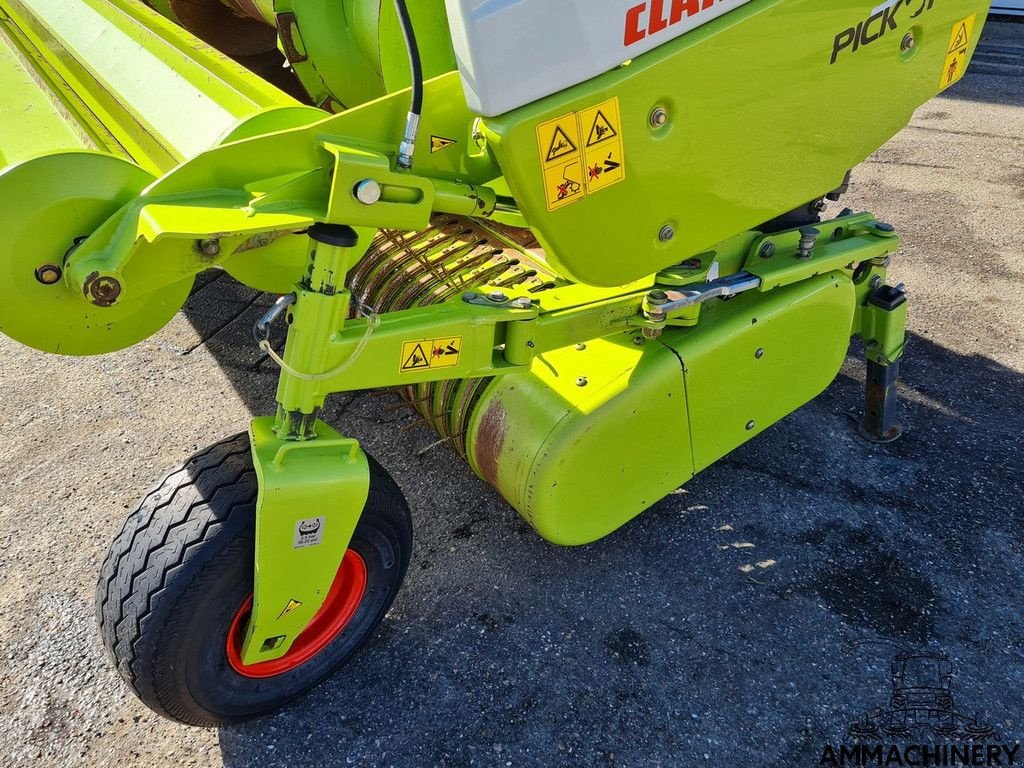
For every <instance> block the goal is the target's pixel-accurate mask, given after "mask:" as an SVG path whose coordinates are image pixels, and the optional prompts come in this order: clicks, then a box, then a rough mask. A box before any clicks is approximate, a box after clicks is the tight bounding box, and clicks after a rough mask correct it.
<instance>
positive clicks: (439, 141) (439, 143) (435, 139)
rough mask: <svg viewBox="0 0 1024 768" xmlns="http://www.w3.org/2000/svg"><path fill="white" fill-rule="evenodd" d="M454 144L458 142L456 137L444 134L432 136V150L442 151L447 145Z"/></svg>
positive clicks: (432, 151)
mask: <svg viewBox="0 0 1024 768" xmlns="http://www.w3.org/2000/svg"><path fill="white" fill-rule="evenodd" d="M452 144H458V142H457V141H455V139H446V138H445V137H444V136H431V137H430V152H431V154H433V153H434V152H440V151H441V150H442V149H444V148H445V147H450V146H451V145H452Z"/></svg>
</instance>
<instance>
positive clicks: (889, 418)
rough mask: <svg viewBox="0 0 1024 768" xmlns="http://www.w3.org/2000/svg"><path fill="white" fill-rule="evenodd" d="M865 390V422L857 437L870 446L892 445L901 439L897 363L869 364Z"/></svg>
mask: <svg viewBox="0 0 1024 768" xmlns="http://www.w3.org/2000/svg"><path fill="white" fill-rule="evenodd" d="M867 363H868V372H867V385H866V387H865V402H864V420H863V421H861V423H860V434H861V436H862V437H864V438H865V439H866V440H870V441H871V442H873V443H891V442H894V441H896V440H898V439H899V438H900V436H901V435H902V434H903V429H902V427H900V426H899V425H898V424H897V423H896V416H897V411H898V408H899V400H898V398H897V396H896V381H897V380H898V379H899V376H900V364H899V361H896V362H894V363H890V364H889V365H882V364H881V363H876V362H874V361H873V360H868V361H867Z"/></svg>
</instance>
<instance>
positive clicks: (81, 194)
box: [0, 151, 192, 355]
mask: <svg viewBox="0 0 1024 768" xmlns="http://www.w3.org/2000/svg"><path fill="white" fill-rule="evenodd" d="M152 181H153V177H152V175H150V174H149V173H148V172H147V171H144V170H143V169H141V168H139V167H138V166H136V165H133V164H132V163H130V162H128V161H126V160H122V159H121V158H118V157H114V156H113V155H106V154H103V153H99V152H82V151H79V152H65V153H60V154H53V155H45V156H43V157H37V158H35V159H32V160H28V161H26V162H24V163H20V164H18V165H14V166H11V167H9V168H7V169H5V170H4V171H2V172H0V332H2V333H3V334H4V335H6V336H10V337H11V338H12V339H14V340H15V341H18V342H20V343H22V344H25V345H27V346H30V347H34V348H35V349H39V350H42V351H44V352H54V353H57V354H62V355H99V354H103V353H106V352H113V351H115V350H118V349H123V348H125V347H129V346H131V345H132V344H135V343H137V342H139V341H142V340H143V339H145V338H147V337H149V336H150V335H152V334H153V333H155V332H156V331H158V330H159V329H160V328H162V327H163V326H164V325H166V324H167V323H168V322H169V321H170V319H171V318H172V317H174V314H175V313H176V312H177V311H178V310H179V309H180V308H181V307H182V305H183V304H184V303H185V299H187V298H188V294H189V291H190V290H191V286H192V279H191V278H189V279H187V280H183V281H180V282H178V283H176V284H174V285H171V286H168V287H166V288H161V289H160V290H158V291H155V292H153V293H150V294H148V295H146V296H140V297H138V298H135V299H126V300H124V301H123V302H118V303H117V304H115V305H114V306H112V307H98V306H96V305H94V304H91V303H89V302H88V301H87V300H86V299H85V298H84V296H83V294H82V288H81V287H80V286H77V287H76V286H69V285H67V284H66V282H65V281H64V280H60V281H58V282H56V283H54V284H53V285H45V284H43V283H42V282H40V281H39V279H37V277H36V270H37V269H38V268H39V267H41V266H43V265H55V266H58V267H61V268H63V265H64V259H65V255H66V254H67V253H68V251H69V250H70V249H71V248H72V246H73V245H74V243H75V240H76V238H82V237H87V236H88V235H90V234H92V233H93V232H94V231H95V230H96V229H97V228H98V227H99V226H100V225H101V224H102V223H103V222H104V221H106V220H107V219H108V218H110V216H112V215H113V214H114V213H116V212H117V211H118V210H119V209H120V208H121V207H122V206H123V205H125V204H126V203H128V202H129V201H131V200H133V199H134V198H136V197H137V196H138V195H139V193H140V192H141V191H142V190H143V189H145V188H146V187H147V186H148V185H149V184H150V183H152ZM143 258H144V257H143ZM134 266H136V265H133V267H134Z"/></svg>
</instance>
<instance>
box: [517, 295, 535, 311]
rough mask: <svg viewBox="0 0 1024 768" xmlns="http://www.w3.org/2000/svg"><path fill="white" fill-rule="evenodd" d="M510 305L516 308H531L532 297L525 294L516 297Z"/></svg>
mask: <svg viewBox="0 0 1024 768" xmlns="http://www.w3.org/2000/svg"><path fill="white" fill-rule="evenodd" d="M512 306H513V307H515V308H516V309H531V308H532V307H533V299H530V298H527V297H526V296H520V297H519V298H518V299H514V300H513V301H512Z"/></svg>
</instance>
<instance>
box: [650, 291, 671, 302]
mask: <svg viewBox="0 0 1024 768" xmlns="http://www.w3.org/2000/svg"><path fill="white" fill-rule="evenodd" d="M647 301H648V302H650V303H651V304H668V294H667V293H665V292H664V291H659V290H653V291H651V292H650V293H648V294H647Z"/></svg>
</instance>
